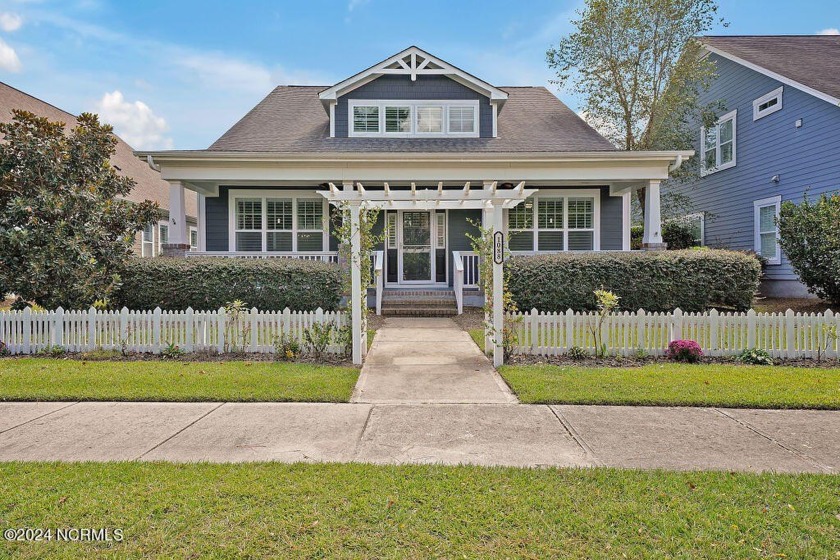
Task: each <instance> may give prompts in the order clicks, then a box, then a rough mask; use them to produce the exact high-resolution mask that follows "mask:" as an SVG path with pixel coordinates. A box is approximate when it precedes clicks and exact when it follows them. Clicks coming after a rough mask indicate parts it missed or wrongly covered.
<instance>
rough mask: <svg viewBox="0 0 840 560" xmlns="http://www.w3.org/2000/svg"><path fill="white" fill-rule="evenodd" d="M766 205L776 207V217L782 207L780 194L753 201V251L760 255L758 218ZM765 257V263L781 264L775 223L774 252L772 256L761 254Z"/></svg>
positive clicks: (777, 227) (777, 231)
mask: <svg viewBox="0 0 840 560" xmlns="http://www.w3.org/2000/svg"><path fill="white" fill-rule="evenodd" d="M768 206H775V207H776V217H777V218H778V216H779V212H780V211H781V209H782V197H781V195H778V196H771V197H768V198H762V199H761V200H756V201H755V202H753V220H754V222H753V231H754V235H755V238H754V245H755V252H756V253H758V254H759V255H761V219H760V210H761V209H762V208H766V207H768ZM761 256H762V257H764V258H765V259H767V264H782V248H781V247H780V246H779V226H778V224H777V225H776V254H775V255H774V256H773V257H768V256H767V255H761Z"/></svg>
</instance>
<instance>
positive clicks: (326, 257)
mask: <svg viewBox="0 0 840 560" xmlns="http://www.w3.org/2000/svg"><path fill="white" fill-rule="evenodd" d="M187 257H227V258H236V259H301V260H304V261H324V262H331V263H337V262H338V252H337V251H322V252H309V253H300V252H298V253H281V252H278V251H190V252H189V253H187Z"/></svg>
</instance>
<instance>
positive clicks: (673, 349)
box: [665, 340, 703, 364]
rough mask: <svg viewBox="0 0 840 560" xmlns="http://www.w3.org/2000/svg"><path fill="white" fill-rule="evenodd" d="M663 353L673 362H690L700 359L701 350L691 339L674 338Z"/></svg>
mask: <svg viewBox="0 0 840 560" xmlns="http://www.w3.org/2000/svg"><path fill="white" fill-rule="evenodd" d="M665 355H666V356H667V357H668V358H670V359H671V360H674V361H675V362H688V363H690V364H693V363H696V362H699V361H700V358H701V357H702V356H703V350H701V349H700V345H699V344H697V343H696V342H694V341H693V340H675V341H673V342H671V343H670V344H668V351H667V352H665Z"/></svg>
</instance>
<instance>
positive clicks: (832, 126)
mask: <svg viewBox="0 0 840 560" xmlns="http://www.w3.org/2000/svg"><path fill="white" fill-rule="evenodd" d="M701 42H702V44H703V45H704V46H705V48H706V50H707V51H708V53H709V56H710V57H711V59H712V60H714V62H715V63H716V65H717V74H718V77H717V78H716V80H715V81H714V83H713V85H712V86H711V88H710V89H709V90H708V91H707V92H706V93H705V94H704V95H703V96H702V98H701V102H702V103H703V104H704V105H705V104H708V103H712V102H715V101H722V102H723V104H724V107H725V108H724V109H723V110H722V111H721V112H720V115H719V120H718V124H717V126H716V127H715V128H713V129H709V130H698V131H697V144H696V146H697V154H698V158H699V159H700V164H701V170H700V177H698V179H697V180H696V181H695V182H693V183H691V184H689V185H687V186H681V187H680V189H681V190H682V192H684V193H685V194H688V195H689V196H690V197H691V199H692V202H693V205H694V208H695V210H696V211H697V212H698V214H697V215H696V216H698V217H699V218H700V219H701V220H702V222H701V223H702V227H701V232H702V242H703V243H704V244H705V245H709V246H712V247H727V248H732V249H753V250H755V251H756V252H758V253H759V254H761V255H762V256H763V257H765V258H766V259H767V262H768V265H767V268H766V271H765V281H764V283H763V284H762V293H763V294H764V295H767V296H774V297H792V296H805V295H808V294H807V291H806V289H805V287H804V285H802V284H801V283H800V282H799V279H798V277H797V276H796V274H795V273H794V271H793V269H792V268H791V265H790V263H789V262H788V260H787V258H786V257H785V255H784V254H783V253H782V252H781V250H780V248H779V243H778V239H777V237H778V233H777V228H776V224H775V218H776V216H777V215H778V212H779V207H780V204H781V202H782V201H786V200H790V201H793V202H800V201H801V200H802V199H803V197H804V196H805V194H806V193H807V194H808V196H809V197H810V198H816V197H818V196H819V195H820V194H821V193H825V192H832V191H836V190H838V189H840V36H744V37H704V38H702V39H701ZM838 227H840V224H838Z"/></svg>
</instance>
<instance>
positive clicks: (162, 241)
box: [158, 222, 169, 254]
mask: <svg viewBox="0 0 840 560" xmlns="http://www.w3.org/2000/svg"><path fill="white" fill-rule="evenodd" d="M167 243H169V224H168V223H164V222H161V223H160V224H158V254H161V253H163V246H164V245H166V244H167Z"/></svg>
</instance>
